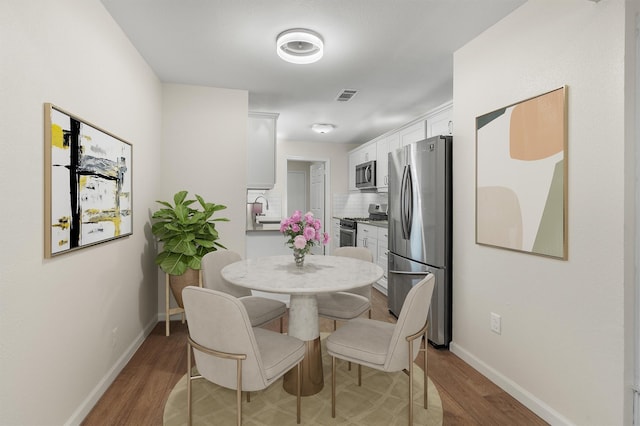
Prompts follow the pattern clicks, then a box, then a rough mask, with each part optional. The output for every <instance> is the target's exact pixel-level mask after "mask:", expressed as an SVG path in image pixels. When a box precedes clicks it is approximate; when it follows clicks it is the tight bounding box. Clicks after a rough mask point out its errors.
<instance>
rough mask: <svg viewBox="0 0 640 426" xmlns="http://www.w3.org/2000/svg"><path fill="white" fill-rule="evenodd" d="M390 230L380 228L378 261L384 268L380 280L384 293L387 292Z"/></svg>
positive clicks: (379, 283)
mask: <svg viewBox="0 0 640 426" xmlns="http://www.w3.org/2000/svg"><path fill="white" fill-rule="evenodd" d="M388 241H389V232H388V230H387V228H386V227H385V228H380V227H379V228H378V255H377V257H376V262H377V263H378V265H379V266H380V267H381V268H382V269H383V270H384V275H383V276H382V278H381V279H380V280H378V285H379V286H380V287H382V289H384V291H383V293H384V294H387V271H388V266H389V265H388V261H387V259H388V256H387V253H388V251H389V248H388V247H389V246H388Z"/></svg>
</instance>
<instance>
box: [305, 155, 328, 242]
mask: <svg viewBox="0 0 640 426" xmlns="http://www.w3.org/2000/svg"><path fill="white" fill-rule="evenodd" d="M309 174H310V175H311V179H310V180H311V187H310V191H309V193H310V197H309V198H310V200H309V201H310V210H311V213H313V216H314V217H315V218H316V219H320V222H321V223H322V232H327V231H328V230H329V226H328V224H327V223H326V222H325V217H324V163H313V164H311V167H310V172H309ZM311 252H312V253H313V254H324V246H323V245H322V244H320V245H316V246H314V247H313V248H312V249H311Z"/></svg>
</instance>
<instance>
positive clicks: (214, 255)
mask: <svg viewBox="0 0 640 426" xmlns="http://www.w3.org/2000/svg"><path fill="white" fill-rule="evenodd" d="M239 260H242V257H241V256H240V255H239V254H238V253H236V252H234V251H231V250H216V251H212V252H210V253H207V254H205V255H204V257H203V258H202V273H203V278H202V280H203V281H202V286H203V287H204V288H209V289H212V290H218V291H222V292H224V293H227V294H230V295H232V296H235V297H237V298H239V299H240V301H241V302H242V303H243V304H244V307H245V308H246V309H247V313H248V314H249V318H250V319H251V326H253V327H260V326H262V325H264V324H266V323H268V322H270V321H273V320H275V319H278V318H279V319H280V333H282V331H283V319H284V316H285V314H286V313H287V305H286V304H285V303H284V302H281V301H279V300H274V299H268V298H266V297H259V296H252V295H251V290H249V289H248V288H243V287H239V286H237V285H234V284H231V283H230V282H228V281H226V280H225V279H224V278H222V275H220V271H221V270H222V268H224V267H225V266H227V265H229V264H231V263H233V262H237V261H239Z"/></svg>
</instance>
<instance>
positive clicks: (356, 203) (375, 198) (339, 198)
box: [332, 192, 389, 217]
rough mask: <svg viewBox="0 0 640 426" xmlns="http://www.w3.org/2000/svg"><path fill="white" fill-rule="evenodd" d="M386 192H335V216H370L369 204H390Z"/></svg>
mask: <svg viewBox="0 0 640 426" xmlns="http://www.w3.org/2000/svg"><path fill="white" fill-rule="evenodd" d="M388 199H389V196H388V194H387V193H386V192H350V193H346V194H333V214H332V216H333V217H368V216H369V204H372V203H373V204H388Z"/></svg>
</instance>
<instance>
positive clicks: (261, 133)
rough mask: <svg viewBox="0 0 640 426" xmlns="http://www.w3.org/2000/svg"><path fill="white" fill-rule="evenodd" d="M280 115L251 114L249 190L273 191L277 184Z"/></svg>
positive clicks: (248, 135)
mask: <svg viewBox="0 0 640 426" xmlns="http://www.w3.org/2000/svg"><path fill="white" fill-rule="evenodd" d="M277 120H278V114H273V113H267V112H250V113H249V119H248V125H247V188H248V189H271V188H273V187H274V185H275V183H276V122H277Z"/></svg>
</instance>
